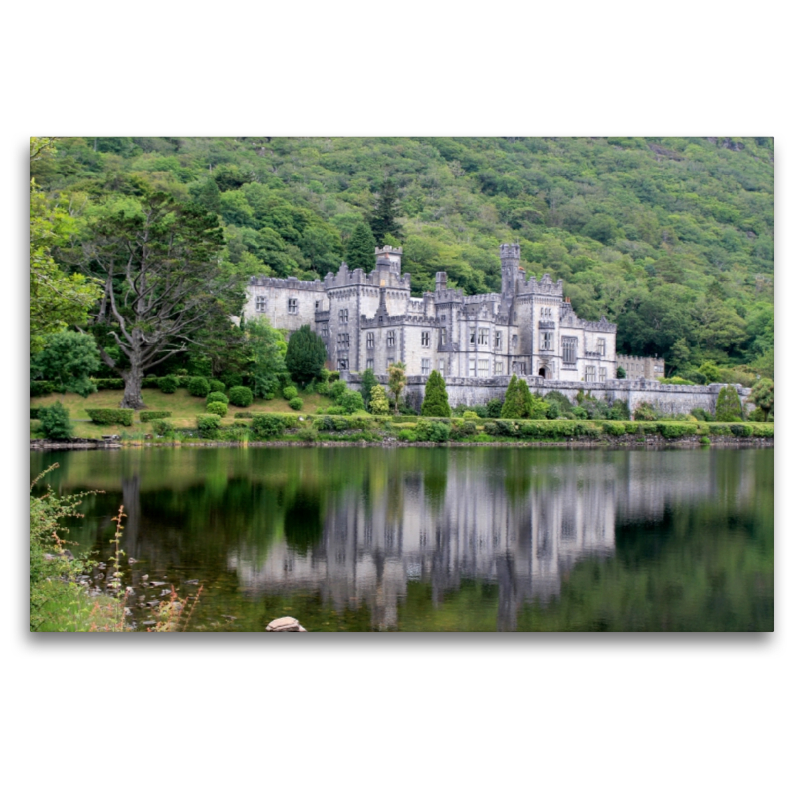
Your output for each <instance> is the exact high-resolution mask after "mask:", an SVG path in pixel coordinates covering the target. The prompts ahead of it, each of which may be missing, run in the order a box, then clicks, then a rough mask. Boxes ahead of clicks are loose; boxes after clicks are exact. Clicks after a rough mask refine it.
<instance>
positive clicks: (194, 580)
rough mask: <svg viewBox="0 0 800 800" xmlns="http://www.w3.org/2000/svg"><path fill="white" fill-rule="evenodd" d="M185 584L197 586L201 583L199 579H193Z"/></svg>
mask: <svg viewBox="0 0 800 800" xmlns="http://www.w3.org/2000/svg"><path fill="white" fill-rule="evenodd" d="M184 583H191V584H197V583H200V581H199V580H198V579H197V578H192V579H191V580H190V581H184Z"/></svg>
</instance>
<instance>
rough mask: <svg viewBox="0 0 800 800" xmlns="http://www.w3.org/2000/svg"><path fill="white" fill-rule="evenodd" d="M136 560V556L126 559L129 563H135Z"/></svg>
mask: <svg viewBox="0 0 800 800" xmlns="http://www.w3.org/2000/svg"><path fill="white" fill-rule="evenodd" d="M138 561H139V559H138V558H132V557H131V558H129V559H128V563H129V564H136V563H138Z"/></svg>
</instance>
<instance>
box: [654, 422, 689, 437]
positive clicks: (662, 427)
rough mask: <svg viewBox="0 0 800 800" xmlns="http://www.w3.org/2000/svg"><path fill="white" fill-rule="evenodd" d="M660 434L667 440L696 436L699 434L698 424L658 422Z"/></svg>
mask: <svg viewBox="0 0 800 800" xmlns="http://www.w3.org/2000/svg"><path fill="white" fill-rule="evenodd" d="M656 426H657V427H658V432H659V433H660V434H661V435H662V436H663V437H664V438H665V439H678V438H680V437H681V436H694V434H695V433H697V423H696V422H672V421H670V422H665V421H662V422H657V423H656Z"/></svg>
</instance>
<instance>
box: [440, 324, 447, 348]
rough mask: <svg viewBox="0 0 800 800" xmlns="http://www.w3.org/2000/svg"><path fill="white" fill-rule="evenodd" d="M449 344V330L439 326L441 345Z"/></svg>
mask: <svg viewBox="0 0 800 800" xmlns="http://www.w3.org/2000/svg"><path fill="white" fill-rule="evenodd" d="M446 344H447V331H446V330H445V329H444V328H439V347H444V346H445V345H446Z"/></svg>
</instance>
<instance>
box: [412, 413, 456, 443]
mask: <svg viewBox="0 0 800 800" xmlns="http://www.w3.org/2000/svg"><path fill="white" fill-rule="evenodd" d="M415 433H416V440H417V441H418V442H437V443H439V444H441V443H442V442H446V441H447V440H448V439H449V438H450V425H448V424H447V423H446V422H437V421H435V420H429V419H421V420H420V421H419V422H418V423H417V427H416V431H415Z"/></svg>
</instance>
